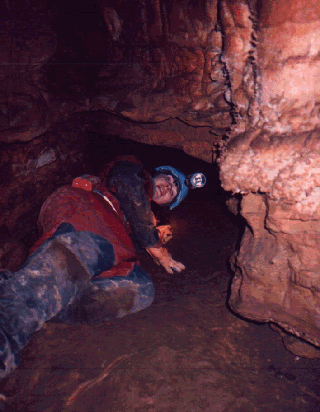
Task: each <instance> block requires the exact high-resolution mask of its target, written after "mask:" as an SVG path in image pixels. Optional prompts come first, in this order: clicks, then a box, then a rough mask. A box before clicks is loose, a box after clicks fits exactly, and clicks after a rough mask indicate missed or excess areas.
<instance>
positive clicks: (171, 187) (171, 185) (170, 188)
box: [152, 174, 178, 205]
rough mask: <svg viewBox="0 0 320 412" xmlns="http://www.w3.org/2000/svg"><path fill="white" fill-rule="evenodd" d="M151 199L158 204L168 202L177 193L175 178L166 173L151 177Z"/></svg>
mask: <svg viewBox="0 0 320 412" xmlns="http://www.w3.org/2000/svg"><path fill="white" fill-rule="evenodd" d="M153 186H154V190H153V197H152V200H153V201H154V202H156V203H157V204H158V205H167V204H170V203H171V202H172V201H173V200H174V198H175V197H176V196H177V194H178V186H177V184H176V181H175V179H174V178H173V177H172V176H170V175H166V174H160V175H157V176H156V177H154V178H153Z"/></svg>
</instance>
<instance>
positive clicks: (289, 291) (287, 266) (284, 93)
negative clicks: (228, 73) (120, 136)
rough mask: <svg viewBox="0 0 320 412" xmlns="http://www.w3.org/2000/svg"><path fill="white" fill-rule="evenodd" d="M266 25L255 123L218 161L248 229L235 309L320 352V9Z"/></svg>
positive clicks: (282, 6) (271, 18)
mask: <svg viewBox="0 0 320 412" xmlns="http://www.w3.org/2000/svg"><path fill="white" fill-rule="evenodd" d="M258 15H259V27H258V28H257V29H256V30H255V34H254V36H255V39H256V50H255V53H254V56H255V60H254V65H255V71H256V73H257V78H256V101H255V105H256V107H255V116H254V117H253V119H252V120H251V121H250V119H249V123H248V124H247V126H246V130H245V132H244V133H240V134H239V133H238V130H236V128H235V130H234V131H233V132H231V134H230V139H229V141H228V143H227V147H226V150H225V152H224V155H223V157H222V158H221V159H220V168H221V179H222V184H223V187H224V188H225V189H226V190H230V191H232V192H234V193H241V194H242V195H243V197H242V202H241V214H242V216H243V217H244V218H245V219H246V221H247V224H248V227H247V229H246V231H245V233H244V236H243V239H242V241H241V246H240V250H239V251H238V252H237V253H235V254H234V256H233V267H234V270H235V276H234V278H233V282H232V287H231V297H230V300H229V304H230V306H231V307H232V309H233V310H234V311H236V312H237V313H240V314H241V315H242V316H244V317H246V318H250V319H254V320H258V321H262V322H266V321H272V322H275V323H277V324H278V325H280V326H281V327H283V328H284V329H285V330H287V331H289V332H292V333H294V334H295V335H297V336H298V337H301V338H303V339H306V340H308V341H310V342H312V343H314V344H316V345H320V303H319V302H320V300H319V298H320V254H319V229H320V226H319V218H320V185H319V181H320V165H319V149H320V142H319V136H320V134H319V132H320V130H319V129H320V128H319V101H320V95H319V87H318V86H317V83H318V80H317V79H318V76H319V71H320V62H319V55H320V47H319V44H320V43H319V36H320V30H319V19H320V8H319V5H318V4H316V5H315V4H314V3H313V2H305V3H304V4H303V6H302V4H300V3H299V2H290V3H289V2H285V1H279V2H277V3H276V4H275V3H274V2H268V1H267V2H263V3H262V5H261V9H260V10H259V14H258Z"/></svg>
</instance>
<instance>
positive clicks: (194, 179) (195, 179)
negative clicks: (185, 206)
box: [156, 166, 206, 210]
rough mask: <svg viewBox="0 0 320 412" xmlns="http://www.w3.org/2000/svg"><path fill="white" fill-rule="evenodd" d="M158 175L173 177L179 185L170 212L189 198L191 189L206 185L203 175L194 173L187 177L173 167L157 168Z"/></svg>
mask: <svg viewBox="0 0 320 412" xmlns="http://www.w3.org/2000/svg"><path fill="white" fill-rule="evenodd" d="M156 172H157V174H160V173H164V174H169V175H171V176H173V177H174V178H175V180H176V182H177V185H178V194H177V196H176V197H175V199H174V200H173V202H172V203H171V205H170V210H172V209H173V208H174V207H176V206H178V205H179V203H180V202H182V200H183V199H184V198H185V197H186V196H187V194H188V192H189V188H190V189H196V188H198V187H203V186H204V185H205V184H206V177H205V175H204V174H203V173H193V174H192V175H189V176H186V175H185V174H184V173H182V172H181V171H180V170H178V169H175V168H174V167H172V166H159V167H157V168H156Z"/></svg>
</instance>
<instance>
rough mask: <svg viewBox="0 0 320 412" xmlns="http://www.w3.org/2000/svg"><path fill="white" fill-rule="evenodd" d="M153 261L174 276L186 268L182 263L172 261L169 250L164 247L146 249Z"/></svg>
mask: <svg viewBox="0 0 320 412" xmlns="http://www.w3.org/2000/svg"><path fill="white" fill-rule="evenodd" d="M146 250H147V252H148V253H149V255H150V256H151V257H152V259H153V260H154V261H155V262H156V263H157V264H158V265H161V266H163V267H164V268H165V270H166V271H167V272H168V273H171V274H173V271H176V272H181V271H182V270H183V269H185V266H184V264H183V263H181V262H177V261H176V260H173V259H172V256H171V255H170V253H169V252H168V250H167V249H166V248H164V247H149V248H147V249H146Z"/></svg>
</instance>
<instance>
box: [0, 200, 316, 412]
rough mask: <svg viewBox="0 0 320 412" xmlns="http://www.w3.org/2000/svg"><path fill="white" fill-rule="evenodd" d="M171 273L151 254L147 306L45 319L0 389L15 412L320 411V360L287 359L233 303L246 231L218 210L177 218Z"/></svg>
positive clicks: (201, 208)
mask: <svg viewBox="0 0 320 412" xmlns="http://www.w3.org/2000/svg"><path fill="white" fill-rule="evenodd" d="M172 226H173V228H174V232H175V238H174V239H173V240H172V241H171V244H169V249H170V250H171V252H172V254H173V256H174V257H175V258H176V259H178V260H179V259H180V260H181V261H182V262H183V263H185V265H186V266H187V269H186V270H185V271H184V272H182V273H181V274H175V275H169V274H167V273H166V272H164V270H162V269H161V268H160V267H158V266H156V265H155V264H154V263H153V262H152V261H151V260H150V259H149V257H148V256H145V257H143V259H142V261H143V266H144V267H145V268H146V270H147V271H148V272H149V273H150V275H151V277H152V278H153V280H154V283H155V287H156V298H155V301H154V303H153V304H152V306H151V307H150V308H148V309H146V310H144V311H142V312H140V313H137V314H135V315H131V316H128V317H125V318H123V319H119V320H116V321H113V322H105V323H103V324H99V325H81V326H69V325H64V324H58V323H54V322H48V323H47V324H46V325H45V327H44V328H43V329H42V330H40V331H39V332H37V333H36V334H35V335H34V336H33V338H32V340H31V341H30V342H29V344H28V346H27V347H26V348H25V349H24V350H23V352H22V356H21V362H20V365H19V367H18V368H17V369H16V370H15V371H14V372H13V373H12V374H11V375H10V376H9V377H8V378H6V379H5V380H3V381H2V382H1V384H0V393H1V394H2V395H0V402H1V405H2V406H1V407H0V410H2V411H11V412H20V411H21V412H49V411H50V412H60V411H63V412H64V411H66V412H71V411H72V412H87V411H88V412H109V411H114V412H122V411H130V412H131V411H150V412H151V411H155V412H157V411H161V412H162V411H163V412H176V411H181V412H182V411H183V412H191V411H192V412H198V411H199V412H204V411H207V412H222V411H224V412H251V411H257V412H265V411H281V412H282V411H288V412H295V411H297V412H298V411H299V412H311V411H312V412H317V411H320V363H319V360H317V359H306V358H302V357H299V356H296V355H293V354H292V353H290V352H289V351H287V350H286V349H285V348H284V346H283V344H282V340H281V337H280V335H279V334H278V333H276V332H274V331H273V330H272V329H271V328H270V327H269V325H266V324H263V325H261V324H255V323H252V322H246V321H244V320H242V319H240V318H238V317H236V316H235V315H234V314H232V313H231V312H230V311H229V310H228V308H227V306H226V300H227V294H228V287H229V283H230V277H231V276H230V274H229V272H228V270H227V263H226V262H227V260H228V257H229V256H230V255H231V253H232V252H233V250H234V248H235V244H236V241H237V238H238V232H239V229H238V228H237V226H236V225H235V224H234V223H233V222H232V221H231V220H230V219H229V218H228V217H226V215H225V213H224V212H223V211H222V209H221V208H220V207H219V205H218V204H217V203H215V202H213V201H201V202H198V203H195V202H185V203H184V204H182V205H181V206H180V207H179V208H177V210H176V211H175V212H174V214H173V221H172Z"/></svg>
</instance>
